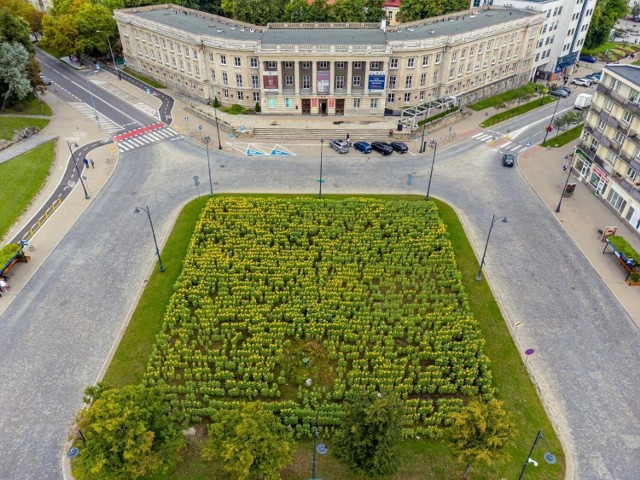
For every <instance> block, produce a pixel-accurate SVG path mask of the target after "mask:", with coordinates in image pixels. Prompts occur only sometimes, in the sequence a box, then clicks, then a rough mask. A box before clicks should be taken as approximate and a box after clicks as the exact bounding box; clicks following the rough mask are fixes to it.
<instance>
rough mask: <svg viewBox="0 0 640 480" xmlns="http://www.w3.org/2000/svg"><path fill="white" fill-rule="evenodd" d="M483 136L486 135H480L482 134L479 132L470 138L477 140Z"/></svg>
mask: <svg viewBox="0 0 640 480" xmlns="http://www.w3.org/2000/svg"><path fill="white" fill-rule="evenodd" d="M484 135H486V134H485V133H482V132H479V133H476V134H475V135H473V136H472V137H471V138H476V139H477V138H478V137H483V136H484Z"/></svg>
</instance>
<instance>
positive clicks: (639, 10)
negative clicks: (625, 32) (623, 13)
mask: <svg viewBox="0 0 640 480" xmlns="http://www.w3.org/2000/svg"><path fill="white" fill-rule="evenodd" d="M631 15H632V16H634V17H637V16H640V4H638V3H636V4H635V5H634V6H633V8H632V9H631Z"/></svg>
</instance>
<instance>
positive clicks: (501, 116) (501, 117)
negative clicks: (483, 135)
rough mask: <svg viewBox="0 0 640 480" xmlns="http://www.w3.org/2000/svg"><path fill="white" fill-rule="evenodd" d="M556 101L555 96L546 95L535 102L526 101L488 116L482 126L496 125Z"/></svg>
mask: <svg viewBox="0 0 640 480" xmlns="http://www.w3.org/2000/svg"><path fill="white" fill-rule="evenodd" d="M553 101H555V97H551V96H546V97H544V98H543V99H542V101H540V100H537V99H536V100H534V101H533V102H529V103H524V104H522V105H520V106H518V107H516V108H511V109H509V110H507V111H506V112H501V113H497V114H496V115H492V116H491V117H489V118H487V119H486V120H485V121H484V122H482V123H481V124H480V126H481V127H484V128H486V127H490V126H491V125H495V124H496V123H500V122H504V121H505V120H508V119H510V118H513V117H517V116H518V115H522V114H523V113H527V112H529V111H531V110H534V109H536V108H538V107H539V106H541V105H546V104H547V103H551V102H553Z"/></svg>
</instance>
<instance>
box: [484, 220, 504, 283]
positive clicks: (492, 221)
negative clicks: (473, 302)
mask: <svg viewBox="0 0 640 480" xmlns="http://www.w3.org/2000/svg"><path fill="white" fill-rule="evenodd" d="M496 220H502V223H507V217H496V216H495V215H493V217H492V218H491V226H490V227H489V233H488V234H487V241H486V242H485V244H484V252H483V253H482V260H480V270H478V274H477V275H476V282H479V281H481V280H482V267H484V258H485V256H486V255H487V247H488V246H489V239H490V238H491V230H493V225H494V223H496Z"/></svg>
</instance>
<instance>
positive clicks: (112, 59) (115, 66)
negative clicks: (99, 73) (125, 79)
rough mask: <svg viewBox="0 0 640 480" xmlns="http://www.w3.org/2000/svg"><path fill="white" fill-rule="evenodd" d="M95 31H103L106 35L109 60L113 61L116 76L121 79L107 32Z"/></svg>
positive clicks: (97, 31)
mask: <svg viewBox="0 0 640 480" xmlns="http://www.w3.org/2000/svg"><path fill="white" fill-rule="evenodd" d="M96 33H104V34H105V35H106V36H107V43H108V44H109V52H111V61H112V62H113V68H115V70H116V76H117V77H118V80H122V77H121V76H120V70H118V64H117V63H116V57H115V56H114V55H113V49H112V48H111V40H109V34H108V33H107V32H104V31H102V30H96Z"/></svg>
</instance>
